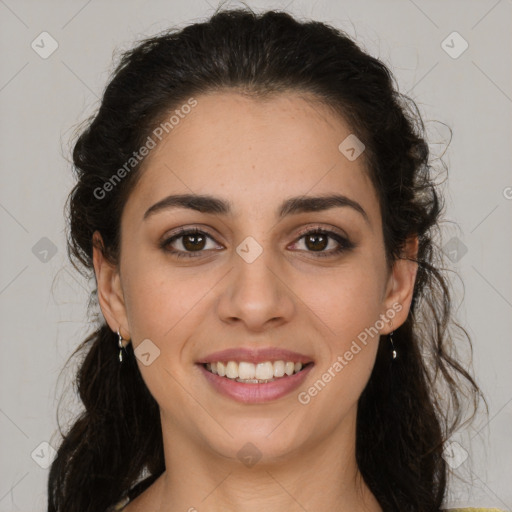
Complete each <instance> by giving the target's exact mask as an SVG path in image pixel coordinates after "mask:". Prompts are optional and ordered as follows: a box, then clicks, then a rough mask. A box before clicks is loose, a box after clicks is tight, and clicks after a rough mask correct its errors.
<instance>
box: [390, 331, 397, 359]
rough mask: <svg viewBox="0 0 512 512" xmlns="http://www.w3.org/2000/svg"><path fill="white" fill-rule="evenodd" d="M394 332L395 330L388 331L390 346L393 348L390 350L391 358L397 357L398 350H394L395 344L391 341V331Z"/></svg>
mask: <svg viewBox="0 0 512 512" xmlns="http://www.w3.org/2000/svg"><path fill="white" fill-rule="evenodd" d="M394 332H395V331H391V332H390V333H389V341H390V342H391V347H392V349H393V351H392V352H391V354H392V357H393V359H396V358H397V357H398V352H397V351H396V349H395V344H394V343H393V333H394Z"/></svg>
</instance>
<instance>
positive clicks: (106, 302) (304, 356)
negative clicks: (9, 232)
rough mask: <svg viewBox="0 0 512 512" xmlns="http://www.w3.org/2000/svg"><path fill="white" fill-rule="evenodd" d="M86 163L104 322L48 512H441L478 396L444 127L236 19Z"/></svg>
mask: <svg viewBox="0 0 512 512" xmlns="http://www.w3.org/2000/svg"><path fill="white" fill-rule="evenodd" d="M73 159H74V165H75V169H76V173H77V178H78V182H77V184H76V186H75V188H74V189H73V191H72V193H71V195H70V198H69V216H70V235H69V251H70V255H71V257H72V261H73V262H74V264H75V265H76V266H77V268H80V266H82V267H83V268H84V269H85V271H86V272H92V271H93V272H94V276H95V278H96V283H97V299H98V303H99V306H100V307H101V312H102V315H103V318H104V322H102V323H101V324H100V325H99V327H98V329H97V330H96V331H95V332H93V333H92V334H91V335H90V336H89V337H88V338H87V339H86V340H85V341H84V342H83V344H82V345H81V347H80V348H81V350H82V351H83V352H84V353H85V354H86V355H85V358H84V360H83V363H82V365H81V367H80V370H79V373H78V376H77V384H78V390H79V394H80V397H81V399H82V401H83V403H84V412H83V414H82V415H81V416H80V417H79V418H78V419H77V420H76V422H75V423H74V425H73V426H72V428H71V429H70V430H69V432H68V433H67V434H66V436H65V437H64V440H63V442H62V445H61V446H60V449H59V451H58V456H57V458H56V460H55V461H54V463H53V466H52V468H51V472H50V476H49V506H48V510H49V511H66V512H75V511H76V512H85V511H94V512H98V511H105V510H107V509H111V510H120V509H121V508H123V510H124V511H125V512H139V511H175V510H189V511H195V510H199V511H202V510H208V511H220V510H222V511H235V510H236V511H253V510H258V511H260V510H265V511H269V512H272V511H277V510H279V511H282V510H286V511H295V510H297V511H299V510H309V511H315V510H332V511H334V510H336V511H337V510H340V511H348V510H350V511H360V510H361V511H362V510H366V511H396V510H400V511H418V512H419V511H429V512H431V511H438V510H440V509H441V507H442V501H443V498H444V496H445V491H446V479H447V476H448V466H447V464H446V462H445V460H444V458H443V446H444V443H445V442H446V440H447V439H448V437H449V436H450V434H451V433H452V432H453V431H454V430H455V429H456V428H457V427H458V426H459V424H460V421H459V420H460V413H461V412H462V402H461V398H462V397H461V392H460V389H459V385H462V383H464V384H466V385H467V386H466V387H467V389H468V390H469V391H468V392H467V397H468V398H469V399H471V400H472V401H473V403H474V404H476V403H477V399H478V397H479V388H478V386H477V384H476V383H475V381H474V380H473V378H472V377H471V376H470V375H469V374H468V373H467V372H466V371H465V370H464V369H463V368H462V367H461V365H460V364H459V363H458V362H457V360H456V359H454V358H453V357H452V355H451V352H450V346H451V342H452V339H454V337H455V336H454V334H453V332H452V331H451V327H452V326H454V327H459V326H458V325H457V324H455V323H453V322H452V320H451V309H450V294H449V287H448V282H447V280H446V278H445V277H444V276H443V274H442V272H441V270H440V267H441V265H442V261H441V254H440V252H439V250H438V248H437V246H436V245H435V244H434V236H435V231H436V229H438V228H439V219H440V215H441V212H442V206H443V205H442V200H441V198H440V196H439V192H438V191H437V189H436V186H435V184H434V177H433V176H432V169H431V167H430V166H429V151H428V145H427V143H426V141H425V140H424V138H423V125H422V122H421V118H420V115H419V113H418V111H417V109H416V108H415V105H414V102H412V101H407V98H405V97H403V96H402V95H400V94H399V93H398V92H397V90H396V89H395V87H394V85H393V81H392V76H391V74H390V72H389V70H388V69H387V68H386V67H385V66H384V64H382V63H381V62H380V61H378V60H376V59H375V58H373V57H371V56H370V55H368V54H366V53H365V52H363V51H361V50H360V49H359V48H358V46H357V45H356V44H355V43H354V42H353V41H352V40H351V39H349V38H348V37H347V36H346V35H345V34H343V33H342V32H341V31H339V30H336V29H334V28H332V27H329V26H327V25H324V24H321V23H317V22H304V23H302V22H298V21H297V20H294V19H293V18H292V17H291V16H290V15H288V14H285V13H278V12H267V13H264V14H262V15H256V14H254V13H252V12H251V11H250V10H230V11H220V12H217V13H216V14H215V15H214V16H213V17H212V18H211V19H210V20H209V21H207V22H205V23H197V24H194V25H191V26H188V27H186V28H184V29H183V30H181V31H169V32H167V33H165V34H162V35H160V36H157V37H153V38H150V39H147V40H145V41H143V42H141V43H140V44H139V45H138V46H137V47H136V48H134V49H133V50H131V51H129V52H127V53H126V54H125V55H124V56H123V59H122V61H121V63H120V64H119V66H118V68H117V69H116V71H115V74H114V77H113V79H112V80H111V82H110V84H109V85H108V87H107V89H106V90H105V93H104V96H103V100H102V104H101V107H100V109H99V112H98V113H97V115H96V116H95V117H94V119H93V120H92V122H91V123H90V125H89V126H88V127H87V129H85V130H84V131H83V133H82V134H81V135H80V137H79V139H78V141H77V142H76V145H75V148H74V152H73ZM460 330H461V332H463V334H464V335H465V336H467V334H466V332H465V331H464V330H463V329H462V328H460ZM436 375H437V377H436V378H435V379H434V377H435V376H436ZM441 389H442V390H443V391H442V393H441V392H440V391H439V390H441ZM448 398H450V400H448ZM447 402H450V404H451V407H450V408H448V409H447ZM116 504H117V505H116Z"/></svg>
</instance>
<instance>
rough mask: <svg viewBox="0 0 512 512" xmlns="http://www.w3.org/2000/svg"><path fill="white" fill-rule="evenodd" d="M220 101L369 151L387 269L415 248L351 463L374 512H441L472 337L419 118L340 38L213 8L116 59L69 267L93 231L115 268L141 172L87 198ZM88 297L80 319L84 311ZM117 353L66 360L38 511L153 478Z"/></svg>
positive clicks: (79, 168) (153, 444) (73, 509)
mask: <svg viewBox="0 0 512 512" xmlns="http://www.w3.org/2000/svg"><path fill="white" fill-rule="evenodd" d="M229 90H233V91H236V92H239V93H242V94H245V95H247V96H248V97H254V98H256V97H264V96H265V97H267V96H272V95H273V94H286V93H289V92H299V93H306V94H309V95H310V96H312V97H313V98H315V99H316V100H317V101H318V102H319V103H321V104H324V105H326V106H328V107H329V108H331V109H332V110H333V111H334V112H335V113H337V114H339V115H340V116H342V117H343V119H345V120H346V122H348V124H349V126H350V127H351V129H352V131H353V132H354V133H355V134H356V135H357V137H358V138H359V139H360V140H361V141H362V142H363V143H364V145H365V146H366V150H365V152H364V158H365V159H366V160H365V162H366V167H367V169H368V172H369V175H370V177H371V180H372V182H373V184H374V187H375V190H376V192H377V194H378V198H379V203H380V210H381V215H382V229H383V236H384V242H385V250H386V258H387V261H388V265H391V264H392V263H393V262H394V261H396V260H397V259H398V258H401V257H403V249H404V244H405V242H406V240H407V238H408V237H410V236H413V235H417V236H418V239H419V250H418V254H417V259H416V260H415V261H417V263H418V273H417V278H416V283H415V287H414V295H413V302H412V305H411V308H410V312H409V315H408V317H407V320H406V321H405V323H404V324H403V325H401V326H400V327H398V328H396V329H395V331H394V336H393V339H394V344H395V347H396V349H397V351H398V353H399V357H398V359H396V360H395V361H392V360H391V356H390V344H389V339H388V336H382V337H381V339H380V341H379V348H378V353H377V358H376V362H375V366H374V368H373V372H372V374H371V377H370V379H369V382H368V384H367V386H366V388H365V389H364V391H363V393H362V395H361V397H360V399H359V402H358V415H357V435H356V458H357V464H358V466H359V469H360V471H361V474H362V476H363V478H364V480H365V482H366V483H367V485H368V487H369V488H370V490H371V491H372V492H373V494H374V495H375V497H376V498H377V500H378V502H379V503H380V505H381V507H382V509H383V510H385V511H396V510H400V511H401V512H405V511H411V512H413V511H414V512H432V511H438V510H439V509H440V507H441V505H442V501H443V499H444V496H445V491H446V485H447V476H448V467H447V465H446V462H445V461H444V459H443V456H442V455H443V444H444V443H445V441H446V440H447V439H448V438H449V436H450V435H451V434H452V433H453V432H454V430H455V429H456V428H457V427H458V426H460V424H461V422H462V419H463V413H464V411H465V407H464V404H463V398H464V399H467V401H468V402H469V403H472V405H473V406H474V411H473V414H472V416H471V419H472V418H474V416H475V413H476V410H477V408H478V403H479V399H480V398H481V392H480V389H479V387H478V385H477V384H476V382H475V380H474V379H473V377H472V376H471V375H470V374H469V373H468V371H467V370H466V369H464V368H463V366H462V364H461V363H460V362H459V360H458V356H457V355H456V354H457V352H458V349H457V347H456V343H455V340H456V338H457V335H456V332H455V331H454V328H455V329H458V331H457V332H458V333H459V334H462V336H460V337H461V338H462V339H464V340H465V341H466V342H467V343H469V346H470V347H471V339H470V337H469V335H468V333H467V332H466V330H465V329H464V328H463V327H461V326H460V325H459V324H458V323H457V322H456V321H455V320H454V319H453V318H452V316H453V313H452V305H451V298H450V289H451V284H450V282H449V280H448V279H447V277H446V275H445V272H446V269H445V268H444V264H443V255H442V250H441V249H440V247H439V246H438V245H436V241H435V238H436V234H437V233H438V232H440V221H441V218H440V217H441V214H442V213H443V209H444V204H443V200H442V195H441V194H440V192H439V184H438V183H436V176H435V173H434V166H433V165H432V162H431V161H430V153H429V146H428V144H427V142H426V140H425V127H424V123H423V121H422V118H421V115H420V112H419V109H418V107H417V105H416V103H415V102H414V101H413V100H412V99H411V98H409V97H407V96H405V95H404V94H401V93H399V92H398V87H397V85H396V80H395V79H394V77H393V75H392V74H391V72H390V70H389V69H388V68H387V66H386V65H385V64H383V63H382V62H381V61H380V60H378V59H376V58H374V57H372V56H370V55H369V54H368V53H366V52H365V51H363V50H362V49H360V47H359V46H358V45H357V44H356V43H355V42H354V41H353V40H352V39H351V38H350V37H349V36H348V35H346V34H345V33H344V32H343V31H341V30H338V29H336V28H334V27H332V26H329V25H326V24H324V23H320V22H315V21H299V20H297V19H296V18H294V17H292V16H291V15H290V14H288V13H285V12H280V11H267V12H263V13H259V14H256V13H255V12H253V11H252V10H251V9H250V8H237V9H229V10H227V9H226V10H224V9H219V10H217V11H216V12H215V13H214V14H213V15H212V17H211V18H210V19H208V20H207V21H205V22H201V23H194V24H191V25H189V26H186V27H185V28H182V29H180V30H178V29H176V28H173V29H169V30H167V31H165V32H164V33H161V34H158V35H157V36H154V37H150V38H147V39H144V40H142V41H139V42H138V44H137V45H136V46H135V47H134V48H132V49H130V50H128V51H125V52H124V53H123V54H122V57H121V60H120V62H119V63H118V65H117V67H116V69H115V70H114V72H113V76H112V78H111V79H110V82H109V83H108V85H107V87H106V89H105V91H104V93H103V96H102V100H101V105H100V106H99V109H98V111H97V113H96V114H95V115H94V116H92V117H91V119H89V120H88V121H87V126H86V127H85V128H84V129H82V130H81V133H80V134H79V136H78V138H77V140H76V143H75V145H74V149H73V164H74V166H73V167H74V172H75V174H76V178H77V183H76V185H75V186H74V188H73V190H72V191H71V193H70V195H69V197H68V201H67V202H66V209H67V212H66V213H67V216H68V218H69V230H68V233H67V235H68V255H69V257H70V260H71V262H72V264H73V265H74V267H75V268H76V269H77V270H78V271H80V272H81V273H82V274H83V275H86V276H88V277H91V276H92V275H93V272H94V267H93V264H92V253H93V240H92V238H93V237H92V235H93V232H94V231H96V230H98V231H99V232H100V233H101V235H102V239H103V246H102V247H101V250H102V251H103V254H104V255H105V257H106V258H107V259H108V260H109V261H111V262H113V263H115V264H117V263H118V262H119V239H120V218H121V213H122V211H123V206H124V205H125V203H126V201H127V198H128V196H129V195H130V192H131V191H132V190H133V189H134V187H135V186H136V184H137V180H138V177H140V172H138V170H139V167H140V164H138V165H137V166H135V167H134V168H133V170H132V171H131V172H130V173H128V174H127V176H126V177H125V178H124V179H123V180H121V182H120V183H119V184H117V186H115V188H114V189H113V190H112V191H111V192H109V193H108V194H106V197H104V198H102V199H101V200H99V199H97V196H96V195H95V190H97V189H98V187H100V188H101V187H103V185H104V184H105V183H107V182H108V181H109V180H110V179H111V178H112V176H113V175H114V174H115V172H116V171H117V170H118V169H119V168H121V167H122V166H123V164H124V163H125V162H127V161H128V160H129V159H130V157H132V155H133V152H134V151H136V150H137V149H138V148H140V147H141V146H142V145H143V144H144V142H145V141H146V140H147V137H148V135H149V134H151V133H152V130H153V129H154V128H155V127H156V126H158V125H159V123H160V122H161V120H162V119H163V118H165V117H166V116H168V115H169V112H170V111H172V110H173V109H175V108H176V107H178V106H179V105H181V104H183V103H185V102H186V100H187V99H188V98H190V97H191V96H196V97H197V96H198V95H200V94H202V93H210V92H215V91H229ZM443 169H445V170H446V166H445V165H443ZM96 294H97V290H94V291H93V292H92V294H91V301H90V304H89V306H92V305H94V306H96V305H97V304H96V301H95V300H94V297H95V295H96ZM116 342H117V336H116V333H114V332H112V331H111V329H110V328H109V326H108V325H107V324H106V323H105V322H104V321H101V322H100V323H99V325H98V327H97V329H96V330H95V331H94V332H92V334H90V335H89V336H88V337H87V338H86V339H85V341H83V343H81V345H80V346H79V347H78V349H77V350H76V351H75V354H74V355H81V356H82V358H81V360H80V363H79V369H78V372H77V378H76V386H77V392H78V395H79V397H80V399H81V401H82V402H83V412H81V414H80V415H79V417H78V418H76V419H75V421H74V423H73V424H72V426H71V428H69V429H68V430H67V432H66V433H65V434H62V435H63V439H62V443H61V445H60V447H59V449H58V454H57V456H56V458H55V460H54V462H53V464H52V466H51V471H50V474H49V481H48V512H103V511H104V510H106V509H107V508H108V507H109V506H111V505H112V504H114V503H116V502H117V501H118V500H120V499H121V498H123V497H124V496H126V495H129V496H130V497H131V498H132V499H133V498H134V497H135V496H137V495H138V494H140V493H141V492H142V491H143V490H144V489H146V488H147V487H148V486H149V485H151V483H152V482H154V481H155V480H156V478H158V476H159V475H161V474H162V472H163V471H164V470H165V464H164V454H163V443H162V432H161V425H160V416H159V408H158V404H157V403H156V401H155V400H154V398H153V397H152V395H151V394H150V392H149V391H148V389H147V387H146V385H145V383H144V381H143V379H142V377H141V374H140V372H139V369H138V367H137V364H136V360H135V357H134V354H133V349H132V346H131V344H130V345H128V347H127V349H126V350H127V356H125V358H124V361H123V364H122V365H120V364H119V361H118V352H117V343H116ZM439 390H442V391H441V394H440V392H439ZM484 401H485V399H484ZM467 421H469V420H466V422H467Z"/></svg>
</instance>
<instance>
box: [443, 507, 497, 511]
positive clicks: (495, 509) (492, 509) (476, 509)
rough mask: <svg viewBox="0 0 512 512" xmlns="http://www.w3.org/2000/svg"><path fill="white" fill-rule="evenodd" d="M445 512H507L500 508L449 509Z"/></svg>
mask: <svg viewBox="0 0 512 512" xmlns="http://www.w3.org/2000/svg"><path fill="white" fill-rule="evenodd" d="M445 512H505V511H504V510H500V509H499V508H447V509H446V510H445Z"/></svg>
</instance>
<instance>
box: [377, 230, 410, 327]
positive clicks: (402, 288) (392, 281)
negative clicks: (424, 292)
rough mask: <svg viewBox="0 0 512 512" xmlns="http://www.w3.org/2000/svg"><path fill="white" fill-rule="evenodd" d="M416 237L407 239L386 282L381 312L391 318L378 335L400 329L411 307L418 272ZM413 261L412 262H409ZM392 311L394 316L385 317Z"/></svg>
mask: <svg viewBox="0 0 512 512" xmlns="http://www.w3.org/2000/svg"><path fill="white" fill-rule="evenodd" d="M417 256H418V237H417V235H414V236H411V237H409V238H408V239H407V240H406V242H405V246H404V249H403V251H402V254H401V257H400V259H398V260H396V261H395V262H394V264H393V268H392V271H391V273H390V276H389V279H388V281H387V286H386V292H385V295H384V301H383V305H384V307H385V310H384V311H383V312H382V313H383V314H384V315H385V316H387V317H389V318H392V320H390V321H389V322H386V324H385V327H384V328H383V329H382V330H381V332H380V334H388V333H390V332H391V331H393V330H395V329H397V328H398V327H400V326H401V325H402V324H403V323H404V322H405V320H406V319H407V316H408V315H409V309H410V307H411V302H412V296H413V292H414V284H415V282H416V274H417V272H418V263H416V261H415V260H416V259H417ZM411 260H413V261H411ZM390 310H392V311H394V312H395V315H394V316H393V317H391V315H386V311H390Z"/></svg>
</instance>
